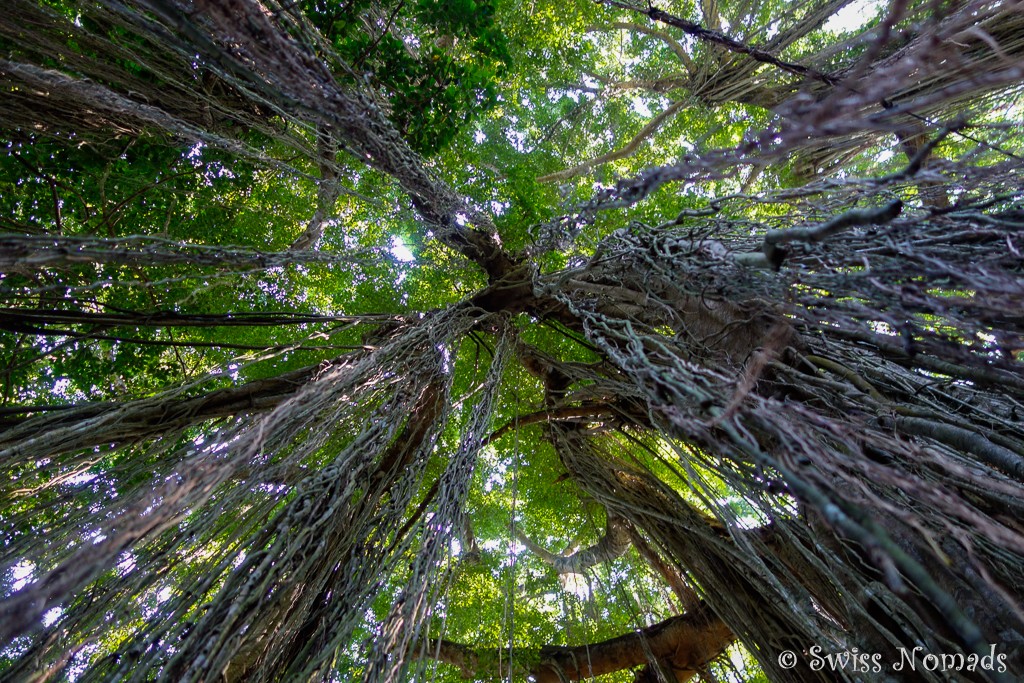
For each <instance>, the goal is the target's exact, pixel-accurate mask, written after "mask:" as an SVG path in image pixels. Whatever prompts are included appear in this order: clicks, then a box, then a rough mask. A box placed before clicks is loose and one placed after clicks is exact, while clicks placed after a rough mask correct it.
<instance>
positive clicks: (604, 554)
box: [516, 515, 630, 574]
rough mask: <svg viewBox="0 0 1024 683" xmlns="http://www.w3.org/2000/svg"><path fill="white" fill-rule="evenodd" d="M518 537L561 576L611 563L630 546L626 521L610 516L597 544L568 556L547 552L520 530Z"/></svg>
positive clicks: (517, 532) (580, 572)
mask: <svg viewBox="0 0 1024 683" xmlns="http://www.w3.org/2000/svg"><path fill="white" fill-rule="evenodd" d="M516 537H517V538H518V539H519V540H520V541H522V542H523V545H525V546H526V547H527V548H529V549H530V550H531V551H532V552H533V553H534V554H535V555H536V556H537V557H539V558H540V559H541V560H542V561H543V562H544V563H545V564H547V565H550V566H551V567H552V568H554V570H555V571H556V572H558V573H559V574H582V573H584V572H585V571H586V570H588V569H590V568H591V567H593V566H595V565H598V564H602V563H604V562H611V561H612V560H614V559H615V558H617V557H621V556H622V555H623V553H625V552H626V550H628V549H629V545H630V537H629V527H628V525H627V524H626V521H625V520H624V519H622V518H621V517H616V516H614V515H608V522H607V525H606V528H605V534H604V536H602V537H601V539H600V540H599V541H598V542H597V543H595V544H594V545H592V546H590V547H588V548H583V549H581V550H577V551H576V552H574V553H573V554H572V555H568V556H563V555H556V554H554V553H552V552H549V551H547V550H545V549H544V548H542V547H541V546H540V545H538V544H537V543H535V542H534V541H532V540H531V539H530V538H529V537H528V536H527V535H526V534H524V533H523V532H522V531H521V530H520V529H516Z"/></svg>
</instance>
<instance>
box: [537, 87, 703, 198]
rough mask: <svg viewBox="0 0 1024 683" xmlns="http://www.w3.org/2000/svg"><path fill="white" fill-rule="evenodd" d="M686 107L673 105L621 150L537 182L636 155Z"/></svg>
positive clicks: (679, 104)
mask: <svg viewBox="0 0 1024 683" xmlns="http://www.w3.org/2000/svg"><path fill="white" fill-rule="evenodd" d="M686 105H687V102H686V101H685V100H680V101H678V102H673V103H672V104H671V105H669V106H668V107H666V108H665V110H664V111H663V112H661V113H660V114H658V115H657V116H655V117H654V118H653V119H651V120H650V121H649V122H648V123H647V125H646V126H644V127H643V128H642V129H641V130H640V132H639V133H637V134H636V135H635V136H633V139H632V140H630V141H629V142H628V143H626V145H625V146H624V147H622V148H621V149H617V150H615V151H613V152H608V153H607V154H602V155H601V156H599V157H597V158H596V159H591V160H589V161H584V162H583V163H582V164H578V165H576V166H573V167H572V168H567V169H564V170H561V171H556V172H555V173H549V174H547V175H543V176H540V177H539V178H537V182H539V183H550V182H554V181H556V180H566V179H568V178H573V177H575V176H578V175H582V174H584V173H586V172H587V171H589V170H590V169H592V168H594V167H595V166H600V165H601V164H606V163H608V162H609V161H616V160H617V159H624V158H626V157H628V156H630V155H632V154H634V153H635V152H636V151H637V149H639V148H640V145H641V144H642V143H643V142H644V141H645V140H647V139H648V138H649V137H651V136H652V135H654V134H655V133H656V132H657V131H658V129H659V128H661V127H662V126H663V125H664V124H665V122H666V121H668V120H669V119H670V118H671V117H673V116H675V114H676V113H677V112H678V111H679V110H680V109H682V108H684V107H685V106H686Z"/></svg>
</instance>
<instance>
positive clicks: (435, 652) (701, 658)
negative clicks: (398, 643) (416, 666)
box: [415, 603, 735, 683]
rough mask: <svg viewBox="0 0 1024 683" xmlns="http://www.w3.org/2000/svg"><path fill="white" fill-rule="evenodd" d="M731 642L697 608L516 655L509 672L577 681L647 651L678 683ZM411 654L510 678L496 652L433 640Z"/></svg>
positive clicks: (483, 675) (544, 682) (640, 660)
mask: <svg viewBox="0 0 1024 683" xmlns="http://www.w3.org/2000/svg"><path fill="white" fill-rule="evenodd" d="M734 639H735V636H734V635H733V633H732V631H730V630H729V627H727V626H726V625H725V623H724V622H723V621H722V620H721V619H720V618H718V617H717V616H716V615H715V614H714V613H713V612H712V611H711V609H710V608H709V607H708V606H707V605H706V604H705V603H700V605H698V607H697V609H695V610H694V611H692V612H688V613H686V614H684V615H682V616H677V617H672V618H671V619H667V620H665V621H663V622H661V623H658V624H654V625H653V626H648V627H647V628H644V629H641V630H639V631H635V632H633V633H627V634H625V635H621V636H618V637H616V638H612V639H610V640H605V641H601V642H599V643H590V644H588V645H576V646H571V647H566V646H557V645H547V646H544V647H542V648H539V649H535V650H529V651H526V652H522V651H520V652H518V653H517V654H518V655H520V657H519V660H518V662H517V663H515V664H513V667H512V673H513V674H515V675H520V676H528V677H532V678H533V680H535V681H536V682H537V683H561V682H562V681H566V680H568V681H580V680H584V679H587V678H591V677H593V676H601V675H603V674H607V673H612V672H615V671H622V670H624V669H630V668H633V667H637V666H642V665H646V664H649V663H650V659H649V657H648V652H649V653H650V655H651V656H653V657H654V658H655V659H657V660H663V661H664V662H665V663H666V664H668V667H666V668H670V669H671V671H672V672H673V674H674V677H675V681H676V682H677V683H682V682H684V681H688V680H690V679H691V678H693V676H695V675H696V674H697V673H698V671H699V670H700V669H702V668H704V667H705V666H706V665H707V664H708V663H709V662H710V661H711V660H713V659H714V658H715V657H717V656H719V655H720V654H721V653H722V652H723V651H724V650H725V648H727V647H728V646H729V645H730V644H731V643H732V642H733V640H734ZM415 654H417V655H418V656H422V657H429V658H432V659H437V660H438V661H442V662H446V663H448V664H451V665H453V666H456V667H458V669H459V672H460V673H461V674H462V677H463V678H466V679H475V680H480V681H497V680H501V679H503V678H507V677H508V674H509V671H508V654H507V653H501V654H499V651H498V650H497V649H487V650H482V649H481V650H477V649H473V648H471V647H468V646H466V645H462V644H460V643H455V642H452V641H449V640H431V641H429V642H427V643H426V644H425V646H424V647H422V648H416V652H415ZM531 662H535V663H532V664H531Z"/></svg>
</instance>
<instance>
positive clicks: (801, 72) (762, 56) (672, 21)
mask: <svg viewBox="0 0 1024 683" xmlns="http://www.w3.org/2000/svg"><path fill="white" fill-rule="evenodd" d="M600 1H601V2H602V3H603V4H605V5H609V6H611V7H618V8H620V9H625V10H630V11H632V12H638V13H640V14H643V15H646V16H648V17H650V18H651V19H653V20H654V21H659V22H661V23H663V24H668V25H669V26H674V27H676V28H678V29H680V30H682V31H683V32H684V33H686V34H687V35H691V36H693V37H694V38H697V39H698V40H703V41H706V42H709V43H713V44H715V45H721V46H722V47H724V48H726V49H727V50H729V51H730V52H738V53H740V54H744V55H747V56H749V57H750V58H751V59H754V60H756V61H758V62H762V63H764V64H771V65H772V66H775V67H778V68H780V69H782V70H783V71H787V72H789V73H791V74H795V75H797V76H803V77H805V78H811V79H813V80H816V81H821V82H822V83H826V84H827V85H836V84H837V83H839V79H838V78H836V77H835V76H832V75H829V74H826V73H822V72H821V71H818V70H817V69H812V68H810V67H807V66H803V65H801V64H795V63H793V62H786V61H783V60H781V59H779V58H778V57H776V56H774V55H772V54H771V53H768V52H765V51H764V50H761V49H758V48H756V47H751V46H749V45H745V44H743V43H741V42H739V41H738V40H735V39H733V38H730V37H729V36H727V35H725V34H723V33H720V32H719V31H713V30H711V29H707V28H704V27H703V26H701V25H700V24H697V23H694V22H692V21H687V20H686V19H681V18H679V17H677V16H674V15H671V14H669V13H668V12H665V11H663V10H660V9H658V8H656V7H653V6H650V7H648V8H647V9H642V8H640V7H637V6H635V5H632V4H629V3H626V2H619V1H618V0H600Z"/></svg>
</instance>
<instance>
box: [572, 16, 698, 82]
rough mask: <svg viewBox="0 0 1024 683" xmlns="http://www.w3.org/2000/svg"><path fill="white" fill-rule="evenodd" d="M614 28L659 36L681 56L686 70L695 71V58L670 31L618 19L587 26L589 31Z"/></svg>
mask: <svg viewBox="0 0 1024 683" xmlns="http://www.w3.org/2000/svg"><path fill="white" fill-rule="evenodd" d="M614 29H622V30H626V31H636V32H637V33H643V34H644V35H647V36H651V37H652V38H657V39H659V40H661V41H663V42H664V43H665V44H666V45H668V46H669V48H670V49H671V50H672V52H674V53H676V56H677V57H679V61H681V62H682V63H683V65H685V66H686V70H687V71H688V72H690V73H693V68H694V64H693V59H691V58H690V55H689V53H687V52H686V48H685V47H683V45H682V43H680V42H679V41H678V40H676V39H675V38H673V37H672V36H670V35H669V34H668V33H665V32H664V31H659V30H657V29H653V28H651V27H650V26H643V25H641V24H635V23H633V22H631V21H616V22H612V23H611V24H609V25H608V26H607V27H602V26H590V27H588V28H587V33H595V32H597V31H608V30H614Z"/></svg>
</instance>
